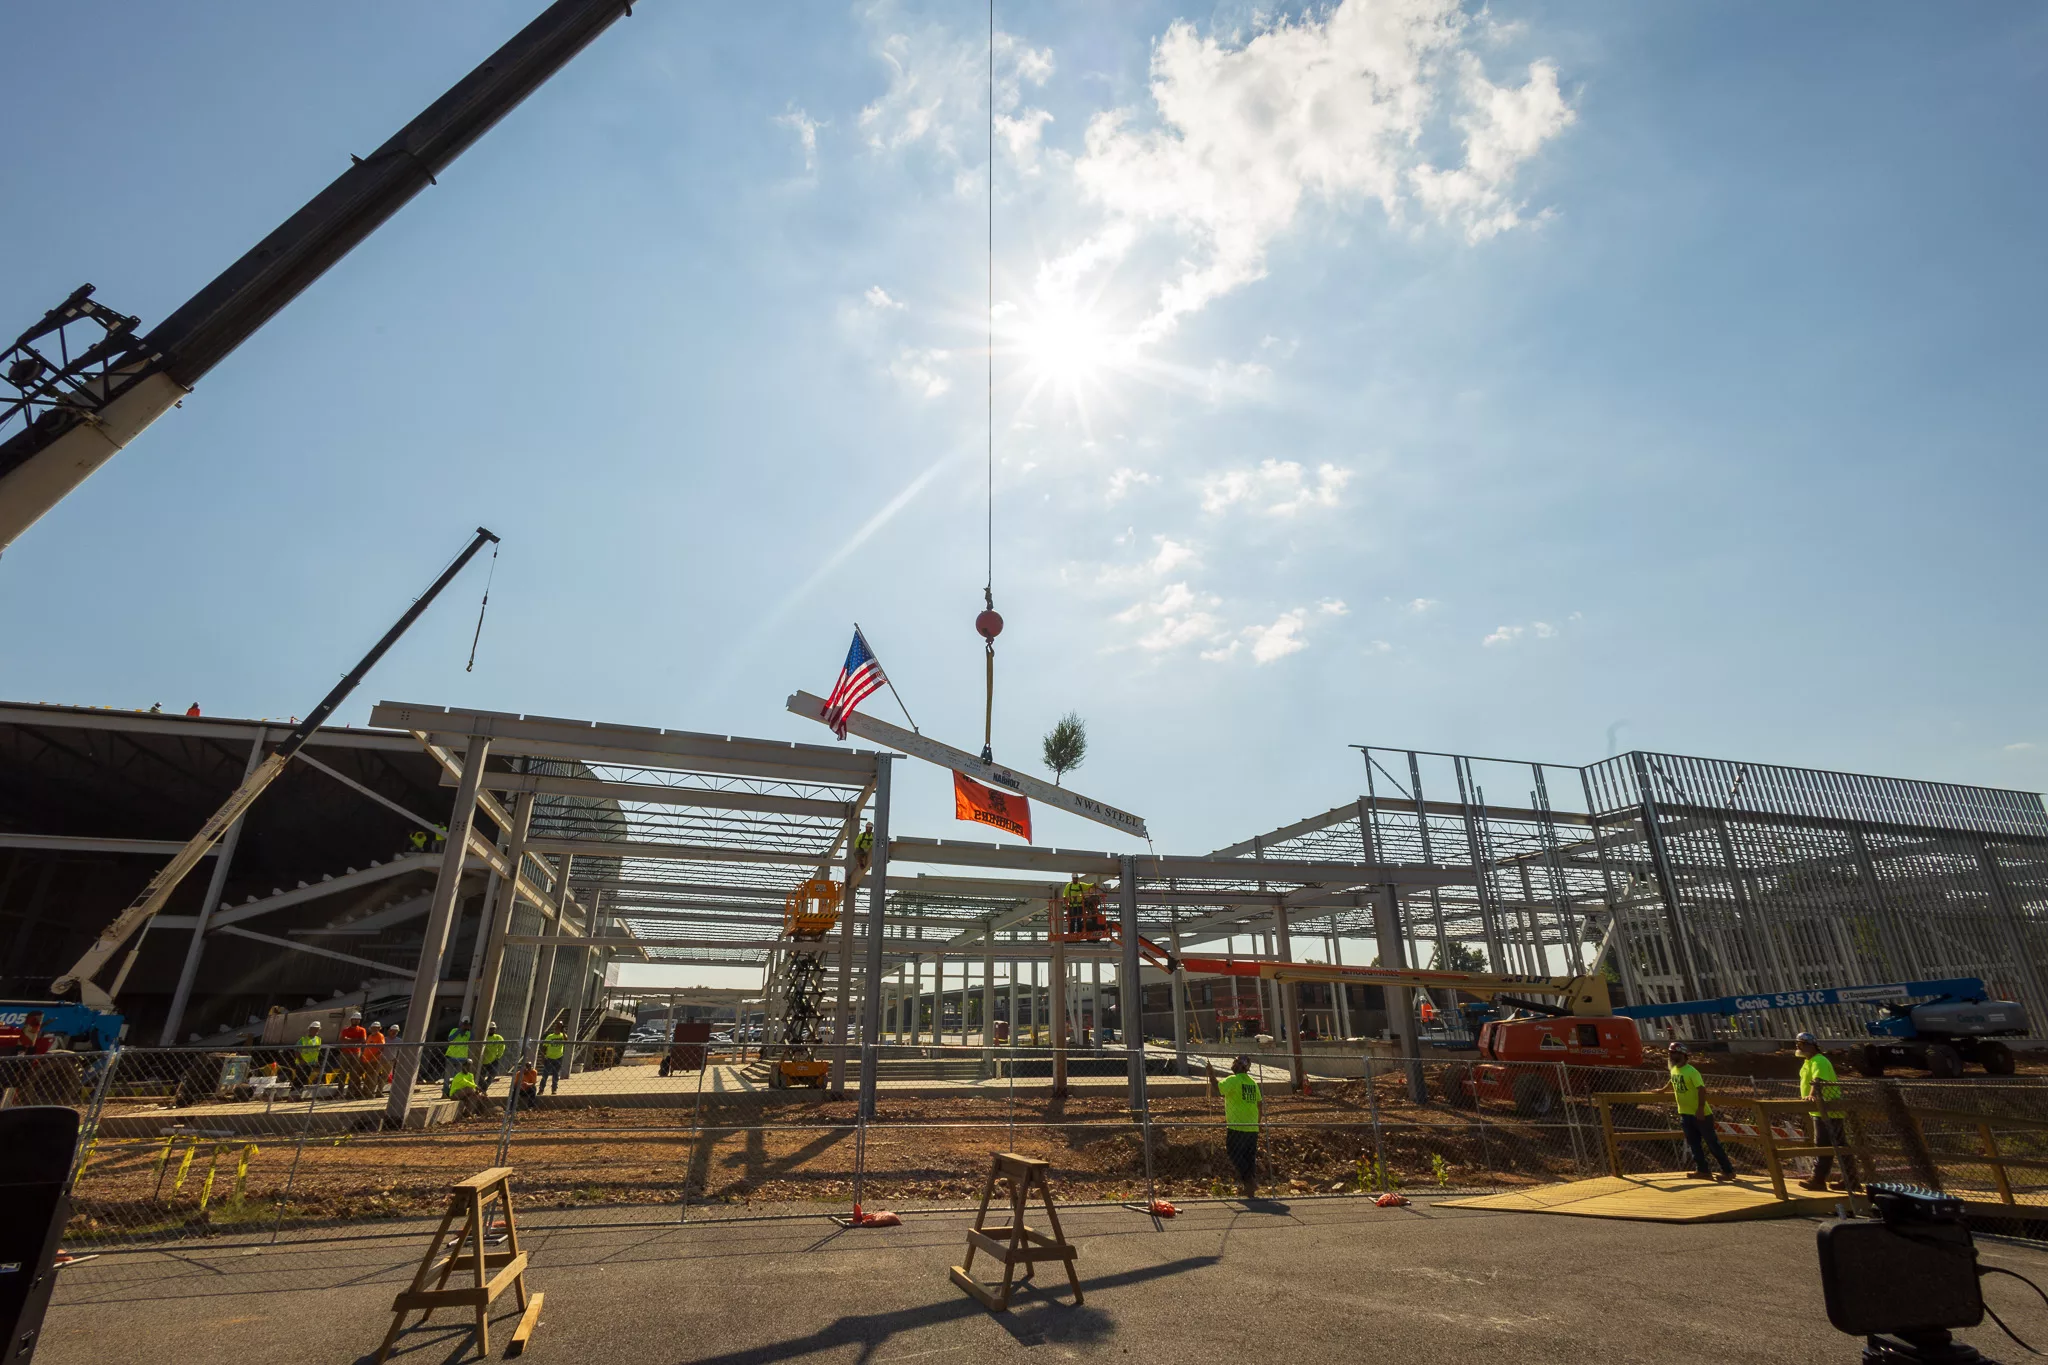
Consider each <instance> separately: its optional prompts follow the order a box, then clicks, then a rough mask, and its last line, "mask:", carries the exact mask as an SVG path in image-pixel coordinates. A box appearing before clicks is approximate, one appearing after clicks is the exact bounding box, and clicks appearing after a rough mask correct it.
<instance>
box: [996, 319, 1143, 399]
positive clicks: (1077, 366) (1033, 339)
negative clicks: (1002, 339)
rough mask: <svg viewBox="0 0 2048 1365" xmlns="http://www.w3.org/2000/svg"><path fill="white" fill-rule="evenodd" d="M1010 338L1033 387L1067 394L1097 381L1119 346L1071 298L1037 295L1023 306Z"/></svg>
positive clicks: (1110, 366)
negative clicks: (1045, 387) (1043, 387)
mask: <svg viewBox="0 0 2048 1365" xmlns="http://www.w3.org/2000/svg"><path fill="white" fill-rule="evenodd" d="M1013 341H1014V345H1015V347H1016V350H1017V352H1018V354H1019V355H1021V356H1022V357H1023V360H1024V365H1025V369H1026V372H1027V373H1028V374H1029V376H1030V378H1031V381H1032V383H1033V385H1034V387H1037V386H1047V385H1049V386H1051V387H1053V388H1056V389H1059V390H1061V391H1063V392H1064V393H1066V394H1067V395H1069V396H1076V395H1077V394H1078V393H1079V391H1081V390H1084V389H1087V388H1090V387H1092V386H1094V385H1095V384H1098V383H1100V382H1101V381H1102V380H1103V379H1104V378H1105V377H1106V376H1107V373H1108V372H1109V371H1110V370H1112V369H1115V368H1116V367H1117V366H1118V364H1119V363H1120V360H1121V356H1120V352H1121V349H1122V348H1121V346H1120V344H1119V340H1118V338H1117V337H1116V336H1115V334H1114V333H1112V332H1111V331H1110V329H1109V327H1108V325H1107V324H1106V321H1105V320H1104V319H1103V318H1102V317H1101V316H1099V315H1098V314H1097V313H1095V311H1094V310H1093V309H1091V308H1089V307H1087V306H1086V305H1084V304H1082V303H1080V302H1078V301H1077V300H1074V299H1071V298H1040V299H1038V300H1035V301H1034V302H1033V303H1032V304H1030V305H1027V306H1026V308H1025V309H1024V311H1023V313H1022V315H1021V316H1020V317H1019V318H1018V319H1017V321H1016V323H1015V324H1014V328H1013Z"/></svg>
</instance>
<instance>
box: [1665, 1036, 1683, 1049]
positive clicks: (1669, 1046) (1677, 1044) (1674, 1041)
mask: <svg viewBox="0 0 2048 1365" xmlns="http://www.w3.org/2000/svg"><path fill="white" fill-rule="evenodd" d="M1664 1050H1665V1051H1666V1052H1684V1051H1685V1050H1686V1047H1685V1044H1684V1043H1681V1042H1679V1041H1678V1040H1677V1039H1676V1038H1673V1039H1672V1040H1671V1041H1670V1042H1668V1043H1666V1044H1665V1045H1664Z"/></svg>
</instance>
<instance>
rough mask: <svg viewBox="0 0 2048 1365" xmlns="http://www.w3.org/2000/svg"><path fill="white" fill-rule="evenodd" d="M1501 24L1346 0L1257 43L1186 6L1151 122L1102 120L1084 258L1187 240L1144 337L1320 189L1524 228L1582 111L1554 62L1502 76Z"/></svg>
mask: <svg viewBox="0 0 2048 1365" xmlns="http://www.w3.org/2000/svg"><path fill="white" fill-rule="evenodd" d="M1489 23H1490V21H1488V20H1486V19H1483V18H1482V19H1477V20H1475V19H1471V18H1468V17H1467V16H1466V15H1465V14H1464V13H1463V11H1462V10H1461V9H1460V8H1459V6H1458V4H1457V3H1456V0H1342V3H1340V4H1338V5H1337V6H1335V7H1334V8H1333V9H1330V10H1328V11H1325V12H1322V13H1320V14H1313V13H1312V14H1311V15H1309V16H1305V17H1303V18H1300V19H1296V20H1288V19H1280V20H1277V21H1274V22H1272V23H1270V24H1265V25H1262V26H1261V27H1260V28H1259V29H1258V30H1257V31H1256V32H1255V33H1254V34H1253V36H1252V37H1251V38H1250V39H1249V40H1247V41H1244V42H1242V43H1239V42H1237V41H1235V40H1234V39H1230V40H1226V39H1219V38H1217V37H1214V36H1210V37H1204V36H1202V35H1201V34H1200V33H1198V32H1197V31H1196V29H1195V27H1194V26H1193V25H1192V24H1189V23H1187V22H1185V21H1177V22H1175V23H1174V24H1173V25H1172V26H1171V27H1169V28H1168V29H1167V31H1166V33H1165V35H1164V36H1162V37H1161V38H1160V40H1159V42H1158V43H1157V45H1156V46H1155V47H1154V49H1153V53H1152V73H1151V75H1152V79H1151V85H1150V94H1151V99H1152V105H1153V112H1154V113H1155V114H1156V118H1155V119H1154V120H1153V121H1152V122H1151V123H1150V126H1141V120H1140V118H1139V116H1138V114H1137V113H1136V112H1135V111H1133V110H1130V109H1116V110H1111V111H1108V112H1105V113H1102V114H1099V115H1097V116H1096V117H1095V118H1094V119H1093V120H1092V121H1091V122H1090V124H1089V126H1088V130H1087V134H1086V139H1085V142H1086V150H1085V151H1084V153H1083V154H1082V155H1081V156H1080V157H1079V158H1078V159H1077V160H1076V161H1075V163H1074V172H1075V176H1076V179H1077V182H1078V184H1079V186H1080V188H1081V191H1082V193H1083V194H1084V195H1086V196H1087V197H1088V198H1089V199H1090V200H1092V201H1093V202H1094V203H1096V204H1097V205H1099V206H1100V207H1101V208H1102V210H1103V211H1104V213H1105V215H1106V219H1107V221H1106V222H1105V223H1104V225H1103V226H1102V228H1101V229H1100V230H1098V231H1097V232H1096V233H1094V234H1093V235H1091V236H1089V237H1088V238H1086V239H1084V240H1083V241H1081V242H1080V243H1078V244H1077V245H1076V246H1075V247H1074V248H1073V249H1072V251H1071V252H1070V253H1069V257H1070V258H1072V259H1081V258H1089V259H1092V260H1095V261H1107V262H1111V263H1113V262H1115V261H1118V260H1121V259H1122V258H1123V257H1124V256H1125V254H1126V253H1127V252H1128V251H1129V250H1130V249H1131V244H1132V243H1133V242H1135V241H1136V240H1137V239H1138V237H1139V236H1141V235H1142V233H1141V231H1140V229H1142V230H1144V231H1154V230H1156V231H1160V232H1164V233H1166V234H1168V235H1169V236H1171V237H1173V238H1175V239H1177V240H1178V241H1179V242H1180V243H1183V244H1185V245H1184V246H1183V248H1182V249H1180V250H1176V251H1171V252H1169V253H1168V258H1170V259H1172V260H1173V262H1174V264H1173V265H1172V266H1171V267H1170V270H1171V272H1172V273H1170V274H1169V275H1168V277H1167V278H1166V279H1165V280H1164V281H1163V283H1162V284H1161V285H1160V287H1159V291H1158V295H1157V301H1156V304H1155V305H1154V308H1153V311H1152V313H1151V316H1150V317H1148V318H1147V319H1146V320H1145V321H1144V322H1142V323H1141V324H1140V325H1139V326H1138V328H1137V332H1136V338H1135V339H1136V340H1137V341H1139V342H1140V343H1143V342H1147V341H1153V340H1157V339H1158V338H1160V337H1162V336H1164V335H1166V334H1167V333H1169V332H1171V331H1172V330H1173V329H1174V328H1175V327H1176V326H1177V325H1178V323H1179V320H1180V319H1181V318H1182V317H1184V316H1186V315H1188V314H1189V313H1193V312H1196V311H1198V310H1200V309H1201V308H1203V307H1205V306H1206V305H1207V304H1208V303H1210V302H1211V301H1212V300H1214V299H1216V298H1218V297H1220V296H1222V295H1224V294H1226V293H1229V292H1230V291H1231V290H1233V289H1237V288H1239V287H1240V286H1242V285H1244V284H1247V283H1249V282H1251V281H1253V280H1256V279H1258V278H1259V277H1260V276H1261V275H1263V274H1264V273H1265V269H1266V252H1267V249H1268V247H1269V246H1270V245H1271V243H1272V242H1273V241H1274V239H1275V238H1277V237H1278V236H1279V235H1280V234H1281V233H1283V232H1285V231H1286V230H1287V229H1288V228H1290V227H1291V226H1292V225H1293V223H1294V221H1295V219H1296V217H1297V215H1298V214H1299V212H1300V210H1301V207H1302V204H1303V202H1304V201H1305V200H1308V199H1311V198H1313V199H1317V200H1321V201H1324V202H1328V203H1331V204H1334V205H1338V206H1340V207H1345V206H1349V205H1352V204H1355V203H1359V202H1364V201H1377V202H1378V203H1379V205H1380V206H1381V208H1382V210H1383V211H1384V212H1385V213H1386V215H1387V216H1388V218H1389V219H1390V220H1391V221H1394V222H1400V221H1402V220H1403V219H1404V216H1405V214H1406V212H1407V210H1408V209H1409V207H1410V206H1411V205H1412V206H1413V207H1415V208H1416V209H1418V210H1420V211H1421V212H1422V213H1424V214H1426V215H1428V216H1430V217H1432V218H1435V219H1437V220H1439V221H1441V222H1444V223H1446V224H1449V225H1453V226H1456V227H1459V228H1461V229H1462V230H1463V233H1464V236H1465V237H1466V238H1467V239H1468V240H1470V241H1480V240H1483V239H1485V238H1487V237H1490V236H1493V235H1495V234H1497V233H1499V232H1502V231H1505V230H1507V229H1508V228H1511V227H1514V226H1516V225H1517V224H1519V223H1521V222H1522V221H1524V220H1523V218H1522V205H1521V204H1520V203H1518V202H1517V201H1515V200H1514V199H1513V198H1512V197H1511V193H1510V191H1511V185H1512V182H1513V180H1514V178H1515V175H1516V173H1517V172H1518V171H1519V169H1520V168H1521V166H1522V165H1523V164H1524V163H1525V162H1527V161H1528V160H1529V159H1530V158H1532V157H1533V156H1535V155H1536V153H1537V152H1538V151H1540V150H1541V148H1542V147H1543V145H1544V144H1545V143H1546V142H1548V141H1549V140H1550V139H1552V138H1554V137H1556V136H1557V135H1558V133H1560V132H1561V131H1562V130H1563V129H1564V128H1565V127H1566V126H1567V125H1568V124H1569V123H1570V122H1571V121H1572V118H1573V112H1572V110H1571V108H1570V106H1569V105H1568V104H1567V103H1566V102H1565V98H1564V96H1563V94H1562V92H1561V91H1560V89H1559V86H1558V77H1557V69H1556V68H1555V67H1554V66H1552V65H1551V64H1549V63H1547V62H1538V63H1535V64H1534V65H1532V66H1531V67H1530V68H1529V69H1528V79H1527V81H1526V82H1525V83H1524V84H1522V85H1519V86H1514V85H1509V86H1500V85H1495V84H1493V83H1492V81H1490V80H1489V79H1488V78H1487V76H1486V74H1485V70H1484V67H1483V65H1482V64H1481V62H1480V60H1479V58H1478V56H1477V55H1476V53H1475V52H1474V51H1473V48H1474V47H1475V46H1477V45H1478V44H1479V42H1480V41H1483V40H1484V38H1485V37H1486V36H1487V33H1488V25H1489ZM892 60H895V59H892ZM899 69H900V68H899ZM891 94H892V96H893V95H894V94H895V85H894V84H892V88H891ZM889 100H890V97H885V101H889ZM896 103H901V104H903V105H905V106H906V107H908V108H916V107H921V106H919V105H918V102H917V101H916V100H914V99H911V98H909V97H908V96H906V97H905V98H903V99H902V100H900V101H896ZM882 104H883V102H878V104H877V106H874V107H871V112H872V110H873V108H879V107H881V105H882ZM862 121H863V125H864V126H866V124H867V123H868V122H869V115H868V114H867V113H864V114H863V115H862ZM875 121H876V122H882V121H883V116H882V115H880V114H877V115H876V120H875ZM1453 130H1455V133H1459V134H1462V139H1461V140H1460V139H1458V138H1456V137H1455V136H1453ZM1452 142H1457V143H1458V144H1459V145H1458V146H1456V147H1452V146H1450V145H1447V144H1449V143H1452ZM1439 152H1444V153H1455V155H1453V156H1439V155H1438V153H1439ZM1440 162H1441V163H1442V164H1439V163H1440ZM1189 246H1191V247H1192V250H1188V249H1186V248H1187V247H1189Z"/></svg>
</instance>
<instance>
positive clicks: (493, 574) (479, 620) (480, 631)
mask: <svg viewBox="0 0 2048 1365" xmlns="http://www.w3.org/2000/svg"><path fill="white" fill-rule="evenodd" d="M497 578H498V545H497V542H496V541H495V540H493V541H492V542H491V571H490V572H489V573H488V574H485V575H484V600H483V601H481V602H479V603H478V604H477V608H476V633H475V634H474V635H472V636H470V637H469V664H468V666H467V667H465V668H464V669H463V670H462V671H463V672H464V673H474V672H476V645H477V641H479V640H481V639H483V638H484V613H485V612H486V611H488V610H490V606H491V584H492V583H494V582H496V581H497Z"/></svg>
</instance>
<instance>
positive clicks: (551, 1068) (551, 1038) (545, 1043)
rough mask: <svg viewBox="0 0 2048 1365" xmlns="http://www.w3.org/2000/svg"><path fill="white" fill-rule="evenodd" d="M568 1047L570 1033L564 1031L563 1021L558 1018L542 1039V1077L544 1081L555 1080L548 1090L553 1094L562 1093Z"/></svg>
mask: <svg viewBox="0 0 2048 1365" xmlns="http://www.w3.org/2000/svg"><path fill="white" fill-rule="evenodd" d="M568 1047H569V1035H568V1034H566V1033H564V1032H562V1024H561V1021H560V1020H557V1021H555V1025H554V1027H552V1028H550V1029H549V1030H548V1031H547V1032H546V1033H545V1034H544V1035H542V1037H541V1040H540V1077H541V1080H543V1081H553V1082H554V1085H553V1087H552V1088H551V1089H550V1090H549V1091H548V1093H549V1094H551V1095H559V1094H561V1093H562V1054H563V1053H564V1052H565V1051H567V1050H568Z"/></svg>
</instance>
